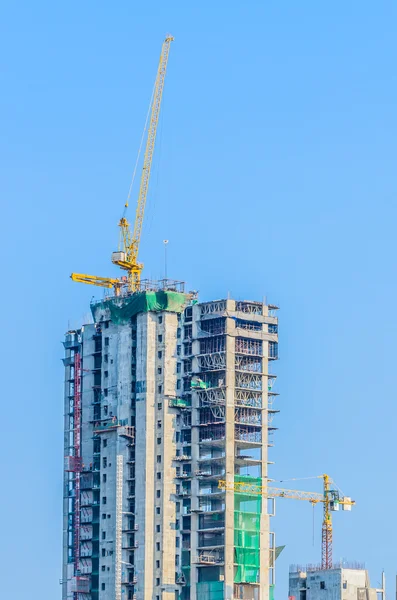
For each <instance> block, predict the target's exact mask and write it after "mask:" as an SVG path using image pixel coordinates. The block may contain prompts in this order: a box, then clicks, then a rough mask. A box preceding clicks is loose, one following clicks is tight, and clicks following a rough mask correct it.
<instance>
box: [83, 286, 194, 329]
mask: <svg viewBox="0 0 397 600" xmlns="http://www.w3.org/2000/svg"><path fill="white" fill-rule="evenodd" d="M187 301H188V296H187V295H186V294H182V293H180V292H167V291H160V292H138V293H136V294H132V295H131V296H127V297H123V298H109V299H108V300H103V301H102V302H98V303H96V304H93V305H92V306H91V311H92V315H93V317H94V320H95V322H98V320H99V319H97V318H96V315H97V314H98V312H99V311H100V310H101V309H102V310H103V309H106V308H107V309H109V311H110V318H111V320H112V321H113V323H115V324H116V325H119V324H121V323H124V322H125V321H128V320H129V319H130V318H131V317H133V316H134V315H137V314H138V313H142V312H149V311H157V312H158V311H161V310H168V311H170V312H177V313H181V312H182V311H183V309H184V308H185V306H186V304H187Z"/></svg>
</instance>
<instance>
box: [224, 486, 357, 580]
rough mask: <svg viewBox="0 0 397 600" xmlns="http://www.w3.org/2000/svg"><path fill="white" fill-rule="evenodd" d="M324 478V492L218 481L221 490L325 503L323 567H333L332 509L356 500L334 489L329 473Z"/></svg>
mask: <svg viewBox="0 0 397 600" xmlns="http://www.w3.org/2000/svg"><path fill="white" fill-rule="evenodd" d="M320 477H321V478H322V480H323V493H322V494H321V493H319V492H306V491H301V490H288V489H285V488H277V487H270V486H269V487H262V486H258V485H256V484H254V483H248V482H244V481H239V482H237V481H236V482H234V483H229V482H226V481H224V480H221V481H219V482H218V487H219V488H220V489H221V490H232V491H234V492H237V493H239V494H248V495H263V496H267V497H268V498H290V499H292V500H306V501H308V502H310V503H311V504H312V505H315V504H319V503H320V502H321V503H323V507H324V514H323V523H322V531H321V536H322V538H321V539H322V546H321V568H322V569H332V511H334V510H338V509H339V505H340V506H342V508H343V509H344V510H351V507H352V506H353V505H354V504H355V501H354V500H352V499H351V498H348V497H346V496H341V495H340V493H339V491H338V490H337V489H332V488H331V485H332V483H333V482H332V479H331V478H330V477H329V475H326V474H324V475H320Z"/></svg>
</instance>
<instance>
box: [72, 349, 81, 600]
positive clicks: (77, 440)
mask: <svg viewBox="0 0 397 600" xmlns="http://www.w3.org/2000/svg"><path fill="white" fill-rule="evenodd" d="M73 448H74V459H75V460H74V469H73V471H74V473H75V485H74V493H75V496H74V519H73V530H74V531H73V558H74V568H75V575H77V574H78V573H79V567H80V565H79V560H80V521H81V519H80V471H81V356H80V353H79V352H75V355H74V398H73ZM74 597H75V600H78V592H77V591H76V592H75V593H74Z"/></svg>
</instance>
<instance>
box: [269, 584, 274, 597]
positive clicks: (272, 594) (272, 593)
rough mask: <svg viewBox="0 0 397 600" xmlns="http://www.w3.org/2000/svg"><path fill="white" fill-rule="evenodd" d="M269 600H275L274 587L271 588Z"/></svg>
mask: <svg viewBox="0 0 397 600" xmlns="http://www.w3.org/2000/svg"><path fill="white" fill-rule="evenodd" d="M269 600H274V585H271V586H269Z"/></svg>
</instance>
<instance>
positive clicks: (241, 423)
mask: <svg viewBox="0 0 397 600" xmlns="http://www.w3.org/2000/svg"><path fill="white" fill-rule="evenodd" d="M147 286H148V287H147V290H146V291H144V292H138V293H133V294H127V295H123V296H112V297H108V298H104V299H103V300H101V301H99V302H93V303H92V305H91V309H92V314H93V321H94V322H93V323H92V324H87V325H84V326H83V327H82V328H81V329H79V330H74V331H68V332H67V333H66V336H65V341H64V347H65V357H64V365H65V474H64V478H65V479H64V542H63V551H64V559H63V578H62V586H63V596H62V598H63V600H175V598H177V599H178V600H233V599H236V600H239V599H244V600H268V598H269V596H270V597H271V596H272V590H273V587H272V586H273V584H274V569H275V559H276V557H277V554H278V553H279V551H280V550H281V549H280V548H279V549H278V550H276V544H275V536H274V534H273V533H272V532H271V527H270V515H269V514H268V501H267V498H266V497H264V496H261V495H256V496H255V497H252V496H251V497H250V498H248V499H247V497H246V495H245V494H241V493H239V491H238V490H237V491H235V490H233V489H219V487H218V481H219V479H225V480H226V481H235V480H237V481H238V480H239V478H244V477H251V478H256V480H257V481H258V482H260V485H262V486H266V485H267V481H268V464H269V462H270V461H269V457H268V451H269V447H270V446H272V444H273V442H272V435H273V432H274V430H275V427H274V425H273V423H272V420H273V417H274V415H275V414H276V413H277V412H278V410H277V409H276V408H275V407H274V405H273V402H274V400H275V399H276V398H277V393H276V392H275V391H274V387H273V384H274V382H275V379H276V376H275V375H274V374H273V372H272V367H271V365H272V363H273V361H275V360H276V359H277V358H278V320H277V317H276V311H277V307H276V306H272V305H267V304H264V303H262V302H256V301H239V300H233V299H224V300H216V301H211V302H203V303H199V302H198V300H197V298H196V296H195V295H194V294H187V293H185V292H184V288H183V284H182V283H181V282H175V281H169V280H164V281H162V282H161V283H160V284H157V285H155V284H150V285H149V283H148V284H147Z"/></svg>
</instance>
